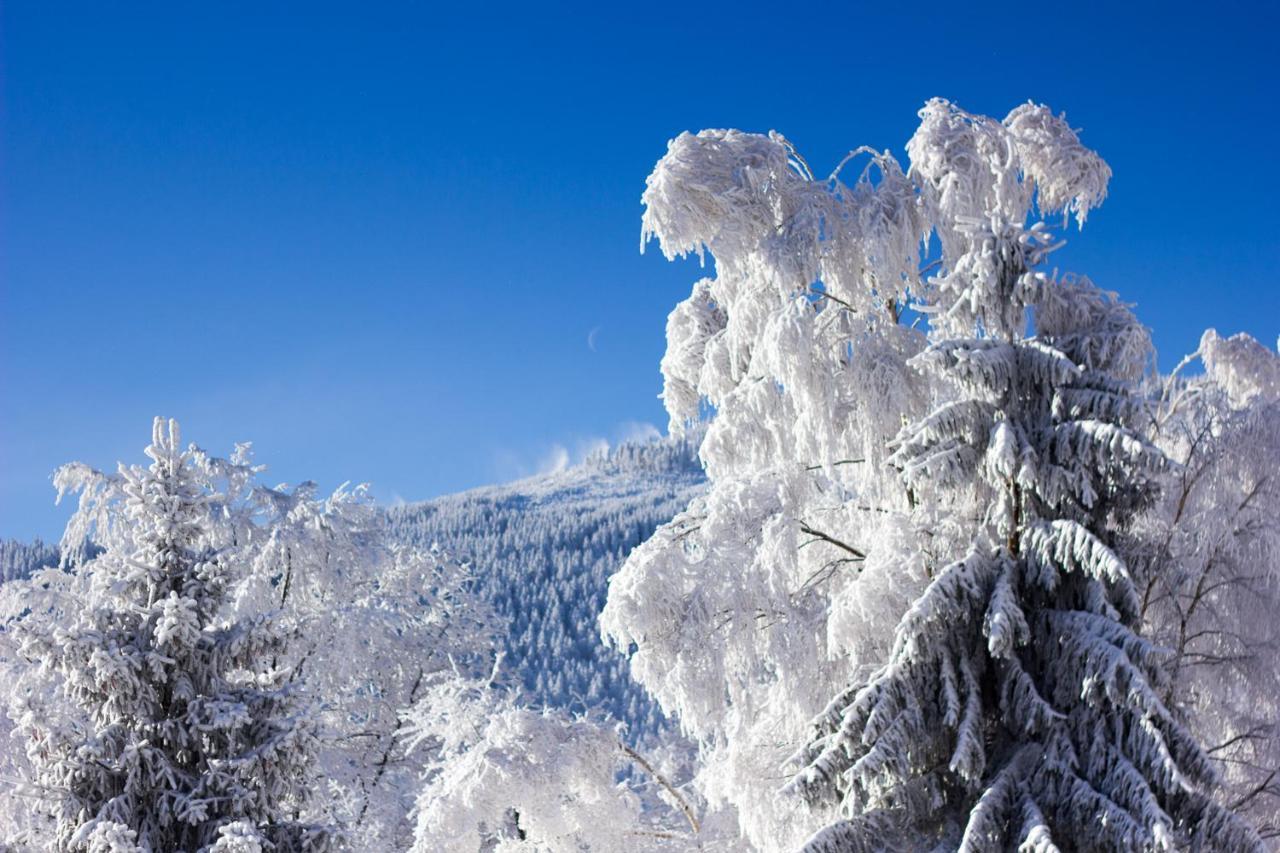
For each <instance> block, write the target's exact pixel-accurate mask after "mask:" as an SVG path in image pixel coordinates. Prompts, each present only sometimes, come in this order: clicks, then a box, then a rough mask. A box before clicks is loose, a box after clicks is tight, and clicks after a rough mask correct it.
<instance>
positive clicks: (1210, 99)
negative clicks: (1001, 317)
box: [0, 0, 1280, 538]
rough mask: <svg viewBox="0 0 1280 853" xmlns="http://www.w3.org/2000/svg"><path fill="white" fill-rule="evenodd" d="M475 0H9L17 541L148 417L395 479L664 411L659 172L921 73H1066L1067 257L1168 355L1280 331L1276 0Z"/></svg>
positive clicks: (9, 415)
mask: <svg viewBox="0 0 1280 853" xmlns="http://www.w3.org/2000/svg"><path fill="white" fill-rule="evenodd" d="M451 5H452V8H453V11H450V12H442V11H441V10H440V8H439V7H438V6H437V5H435V4H404V5H400V4H371V3H361V4H355V3H351V4H347V5H326V4H320V3H307V4H301V3H299V4H296V5H293V6H286V5H285V4H270V3H268V4H247V3H246V4H239V3H201V4H185V3H163V4H161V3H156V4H140V3H139V4H134V3H129V4H117V3H77V4H70V3H59V2H36V0H27V2H22V0H10V2H6V3H5V4H4V9H3V25H2V29H0V39H2V40H3V44H2V47H0V50H2V54H0V57H2V59H0V61H2V63H3V68H2V69H0V73H2V74H3V149H2V152H0V153H2V160H0V168H2V170H3V171H2V177H0V180H2V183H0V199H2V206H0V216H2V217H3V218H2V220H0V228H2V231H0V239H2V243H0V252H2V258H0V264H2V266H0V276H2V279H0V535H9V536H20V537H30V536H33V535H37V534H38V535H42V536H44V537H46V538H47V537H54V536H56V535H57V534H58V532H59V530H60V527H61V523H62V520H63V518H64V517H65V515H66V512H65V510H59V509H55V508H54V507H53V505H52V499H53V492H52V489H51V487H50V485H49V480H48V477H49V474H50V472H51V471H52V469H53V468H54V467H55V466H56V465H58V464H59V463H61V462H64V461H68V460H72V459H80V460H83V461H86V462H88V463H90V464H93V465H96V466H99V467H102V466H109V465H112V464H114V460H116V459H118V458H124V459H128V460H138V459H139V458H140V450H141V447H142V446H143V444H145V442H146V439H147V437H148V428H149V423H150V418H151V417H152V415H154V414H160V413H163V414H166V415H174V416H177V417H179V418H181V419H182V421H183V423H184V427H185V433H186V435H187V436H188V437H189V438H191V439H193V440H195V441H198V442H199V443H200V444H202V445H204V446H205V447H208V448H210V449H211V450H215V451H223V452H225V451H227V450H228V449H229V448H230V446H231V443H232V442H233V441H235V440H243V439H251V440H253V441H254V443H255V446H256V447H257V450H258V455H259V458H260V460H261V461H263V462H266V463H267V464H268V465H269V466H270V469H271V472H270V475H269V476H270V477H271V479H273V480H276V481H284V480H287V481H297V480H300V479H307V478H312V479H316V480H318V481H320V483H321V484H322V485H324V486H327V487H331V486H334V485H336V484H337V483H339V482H341V481H343V480H348V479H350V480H357V481H359V480H368V481H371V482H372V483H373V485H374V487H375V490H376V492H377V494H378V495H379V496H381V497H382V498H384V499H387V500H391V499H395V498H397V497H402V498H405V499H410V500H412V499H421V498H427V497H431V496H433V495H437V494H441V493H446V492H450V491H455V490H459V489H463V488H467V487H471V486H476V485H480V484H483V483H486V482H494V481H499V480H504V479H509V478H512V477H514V476H517V475H519V474H521V473H530V472H532V471H533V470H535V469H536V468H538V466H539V465H540V464H542V460H544V459H545V458H546V457H547V455H548V454H549V453H550V452H551V451H552V449H553V448H554V447H555V446H556V445H557V444H559V445H563V446H564V447H566V448H568V449H569V450H571V451H572V450H574V449H575V448H576V447H577V446H580V445H582V444H584V443H585V442H588V441H590V440H591V439H593V438H596V437H603V438H606V439H617V438H618V437H620V436H621V435H623V434H625V433H627V432H628V431H629V430H632V429H634V427H633V426H628V424H635V423H646V422H647V423H654V424H659V425H661V424H663V423H664V418H663V415H662V411H661V408H660V405H659V403H658V401H657V399H656V395H657V393H658V391H659V388H660V380H659V375H658V360H659V358H660V357H661V354H662V350H663V327H664V320H665V317H666V314H667V312H668V311H669V310H670V308H671V307H672V306H673V305H674V304H675V303H676V302H677V301H678V300H679V299H681V298H682V297H683V296H684V295H686V293H687V292H688V286H689V283H690V282H691V281H692V280H693V279H694V278H696V277H697V276H698V274H699V273H698V270H697V269H696V265H695V264H693V263H687V264H674V265H673V264H667V263H666V262H665V261H663V260H662V258H661V256H660V255H659V254H658V253H657V252H656V251H651V252H650V253H649V254H647V255H645V256H643V257H642V256H641V255H639V254H638V252H637V244H638V237H639V224H640V206H639V197H640V192H641V190H642V189H643V185H644V178H645V176H646V175H647V174H648V172H649V170H650V168H651V167H652V165H653V163H654V161H656V160H657V158H658V157H660V156H661V155H662V153H663V151H664V150H665V144H666V141H667V139H668V138H670V137H671V136H673V135H675V134H676V133H678V132H680V131H682V130H686V129H690V130H697V129H700V128H703V127H725V126H735V127H740V128H744V129H749V130H759V131H764V130H768V129H770V128H776V129H778V130H780V131H782V132H784V133H785V134H787V136H789V137H790V138H791V139H792V140H793V141H795V142H796V143H797V145H799V146H800V148H801V150H802V151H803V152H805V154H806V156H807V158H808V159H809V161H810V162H811V163H812V164H814V166H815V168H818V167H829V166H831V165H833V164H834V163H835V162H836V161H837V160H838V159H839V158H840V156H841V155H842V154H843V153H844V152H845V151H846V150H847V149H849V148H850V147H853V146H856V145H860V144H869V145H874V146H877V147H891V148H893V149H894V150H895V151H897V152H901V148H902V145H903V144H904V143H905V142H906V140H907V138H908V137H909V135H910V133H911V131H912V129H913V127H914V125H915V121H916V119H915V112H916V110H917V109H919V107H920V105H921V104H922V103H923V102H924V101H925V99H926V98H928V97H930V96H934V95H940V96H944V97H947V98H950V99H952V100H954V101H956V102H958V103H960V104H961V105H962V106H964V107H965V108H966V109H969V110H972V111H979V112H986V113H990V114H993V115H997V116H1003V115H1004V114H1005V112H1007V111H1008V110H1009V109H1010V108H1012V107H1013V106H1015V105H1016V104H1018V103H1020V102H1022V101H1024V100H1026V99H1028V98H1033V99H1036V100H1039V101H1044V102H1046V103H1048V104H1050V105H1051V106H1053V107H1054V108H1055V109H1057V110H1066V112H1067V114H1068V117H1069V119H1070V120H1071V121H1072V123H1073V124H1074V125H1076V126H1078V127H1083V129H1084V139H1085V140H1086V142H1087V143H1088V144H1090V145H1092V146H1094V147H1096V148H1097V149H1098V150H1100V151H1101V152H1102V154H1103V156H1105V157H1106V158H1107V159H1108V161H1109V162H1110V163H1111V165H1112V167H1113V168H1114V170H1115V175H1116V177H1115V179H1114V181H1113V183H1112V187H1111V197H1110V199H1109V200H1108V201H1107V203H1106V204H1105V205H1104V206H1103V208H1102V209H1101V210H1100V211H1098V212H1096V213H1095V214H1094V215H1093V216H1091V217H1090V219H1089V225H1088V227H1087V228H1086V229H1085V231H1084V232H1083V233H1082V234H1073V235H1071V239H1072V243H1071V245H1070V246H1069V247H1068V248H1067V249H1065V250H1064V251H1063V253H1062V254H1061V255H1060V256H1059V258H1060V259H1061V262H1062V263H1063V265H1069V266H1071V267H1072V268H1074V269H1077V270H1079V271H1081V272H1087V273H1088V274H1090V275H1091V276H1092V277H1093V278H1094V279H1095V281H1098V282H1099V283H1100V284H1102V285H1104V286H1106V287H1109V288H1112V289H1115V290H1118V291H1120V292H1121V293H1122V294H1123V295H1124V296H1125V297H1127V298H1128V299H1130V300H1133V301H1136V302H1137V303H1138V305H1139V313H1140V314H1141V316H1142V317H1143V319H1144V320H1145V321H1146V322H1147V323H1148V324H1149V325H1151V326H1153V327H1154V329H1155V339H1156V342H1157V345H1158V346H1159V347H1160V350H1161V360H1162V363H1164V364H1165V365H1166V366H1167V365H1169V364H1170V363H1172V362H1175V361H1176V360H1177V358H1178V357H1179V356H1180V355H1181V354H1182V353H1183V352H1185V351H1188V350H1190V349H1192V348H1194V346H1195V344H1196V341H1197V340H1198V338H1199V334H1200V331H1201V329H1202V328H1203V327H1205V326H1209V325H1213V326H1216V327H1218V329H1219V330H1220V331H1222V332H1224V333H1230V332H1235V331H1240V330H1245V331H1249V332H1251V333H1253V334H1255V335H1257V336H1258V337H1260V338H1261V339H1262V340H1264V341H1265V342H1267V343H1273V342H1274V341H1275V337H1276V333H1277V332H1278V331H1280V300H1278V298H1277V286H1276V280H1275V257H1276V250H1277V242H1278V241H1277V231H1276V226H1277V221H1276V215H1275V209H1276V198H1277V196H1278V194H1280V169H1277V167H1276V145H1277V143H1276V140H1277V139H1278V138H1280V117H1278V113H1277V107H1276V101H1275V92H1276V90H1277V84H1278V83H1280V74H1278V73H1277V67H1278V63H1277V46H1276V43H1275V33H1276V31H1277V23H1280V22H1278V21H1277V20H1276V18H1275V16H1274V13H1265V12H1263V11H1262V9H1263V8H1264V5H1263V4H1253V8H1252V10H1250V8H1249V7H1247V6H1239V7H1233V6H1231V5H1230V4H1227V3H1214V4H1212V5H1199V6H1198V7H1195V8H1192V7H1188V8H1185V9H1184V8H1181V7H1180V6H1179V4H1176V3H1174V4H1160V5H1155V4H1152V5H1151V6H1150V7H1148V8H1146V9H1138V8H1135V7H1134V5H1133V4H1127V3H1118V2H1111V3H1107V4H1104V5H1098V6H1086V5H1083V4H1076V3H1071V4H1061V3H1059V4H1017V5H1011V6H1009V7H1007V8H1005V9H1000V8H998V7H997V6H996V5H994V4H975V3H950V4H947V5H946V6H939V8H938V9H936V10H929V9H928V8H927V4H921V3H905V4H894V3H888V4H886V3H878V4H874V5H872V4H859V3H851V2H845V3H840V4H833V5H830V6H809V5H806V4H803V3H798V4H770V5H769V6H765V7H756V8H753V7H751V6H750V5H749V4H741V3H734V4H730V5H726V6H723V7H720V8H718V9H717V8H713V7H711V6H702V5H699V4H696V3H681V4H676V5H673V6H669V7H668V6H664V5H657V4H654V5H650V4H646V3H634V2H631V3H620V4H590V5H582V6H579V7H576V8H570V7H557V6H555V5H548V4H528V5H523V4H522V5H520V6H502V5H498V4H482V5H478V6H475V7H473V8H474V11H459V8H460V7H462V6H466V5H469V4H451ZM614 7H616V11H614V10H613V8H614ZM979 8H981V9H983V10H986V11H982V12H977V11H974V10H975V9H979ZM1264 15H1267V17H1266V18H1264V17H1263V16H1264ZM593 329H594V330H596V332H595V334H594V336H592V340H593V342H594V344H595V347H594V349H592V348H591V347H589V346H588V337H589V335H591V333H592V330H593Z"/></svg>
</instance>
